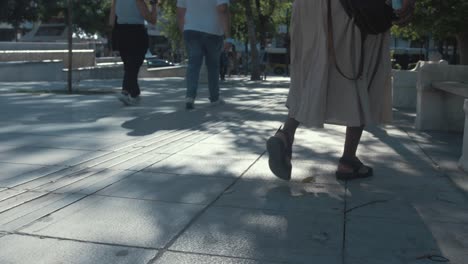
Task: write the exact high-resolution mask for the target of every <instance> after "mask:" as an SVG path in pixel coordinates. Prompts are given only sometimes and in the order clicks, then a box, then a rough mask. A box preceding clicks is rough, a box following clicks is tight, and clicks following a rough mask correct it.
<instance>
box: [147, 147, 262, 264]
mask: <svg viewBox="0 0 468 264" xmlns="http://www.w3.org/2000/svg"><path fill="white" fill-rule="evenodd" d="M265 153H266V150H265V151H263V153H262V155H260V156H259V157H258V158H257V159H255V161H253V162H252V164H250V166H249V167H248V168H247V169H245V170H244V171H243V172H242V173H241V175H240V176H239V177H237V178H236V179H234V180H233V181H232V183H231V184H229V185H228V186H227V187H226V188H224V190H223V191H221V192H220V193H219V195H218V196H217V197H215V198H214V199H213V201H211V202H210V203H208V204H207V205H206V206H205V207H204V208H202V209H201V210H200V211H199V212H198V213H197V214H195V216H194V217H193V218H192V219H191V220H190V221H189V222H188V223H187V224H186V225H185V226H184V227H183V228H182V229H181V230H180V231H179V232H178V233H177V234H175V235H174V237H173V238H172V239H171V240H169V242H168V243H167V244H166V245H165V246H164V247H163V248H162V249H161V250H160V251H158V253H157V254H156V256H154V257H153V258H152V259H151V260H150V261H149V262H148V264H150V263H156V260H158V259H159V258H161V256H162V255H163V254H164V253H165V252H166V251H167V250H168V249H169V248H170V247H171V246H172V245H174V243H175V242H176V241H177V239H179V237H180V236H182V234H183V233H185V231H187V230H188V229H189V228H190V227H191V226H192V225H193V224H194V223H195V222H196V221H198V219H200V217H201V216H202V215H203V214H205V212H206V211H208V209H209V208H211V207H212V206H213V205H214V204H215V203H216V202H217V201H218V200H219V199H220V198H221V197H222V196H223V195H224V194H225V193H226V192H227V191H228V190H229V189H231V188H232V187H233V186H234V185H235V184H236V183H237V182H238V181H239V180H240V179H242V177H243V176H244V175H245V173H247V171H249V170H250V169H251V168H252V167H253V166H254V165H255V164H256V163H257V162H258V161H259V160H260V159H261V157H263V155H265Z"/></svg>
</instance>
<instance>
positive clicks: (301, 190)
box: [214, 179, 345, 215]
mask: <svg viewBox="0 0 468 264" xmlns="http://www.w3.org/2000/svg"><path fill="white" fill-rule="evenodd" d="M344 196H345V187H344V186H341V185H330V184H310V183H300V182H283V181H258V180H244V179H243V180H240V181H238V182H237V183H236V184H235V185H234V186H232V187H231V188H230V189H229V190H227V191H226V192H225V193H224V195H223V196H222V197H221V198H220V199H219V200H218V201H217V202H216V203H215V204H214V205H215V206H222V207H238V208H251V209H265V210H274V211H286V212H307V213H312V214H316V213H317V212H321V213H326V214H337V215H340V214H341V213H342V212H343V210H344V202H345V197H344Z"/></svg>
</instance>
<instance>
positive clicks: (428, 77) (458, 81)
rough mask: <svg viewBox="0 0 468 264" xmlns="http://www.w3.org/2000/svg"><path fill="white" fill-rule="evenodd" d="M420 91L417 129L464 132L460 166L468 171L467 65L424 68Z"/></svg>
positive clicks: (421, 70)
mask: <svg viewBox="0 0 468 264" xmlns="http://www.w3.org/2000/svg"><path fill="white" fill-rule="evenodd" d="M417 91H418V98H417V115H416V128H417V129H418V130H438V131H454V132H462V131H464V133H463V149H462V156H461V158H460V160H459V166H460V168H461V169H463V170H464V171H466V172H468V66H454V65H434V64H432V65H423V66H422V67H421V69H420V71H419V76H418V84H417Z"/></svg>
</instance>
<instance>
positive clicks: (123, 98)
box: [117, 92, 130, 105]
mask: <svg viewBox="0 0 468 264" xmlns="http://www.w3.org/2000/svg"><path fill="white" fill-rule="evenodd" d="M129 97H130V95H129V94H128V93H127V92H121V93H119V94H118V95H117V99H119V101H120V102H122V103H123V104H124V105H128V104H129Z"/></svg>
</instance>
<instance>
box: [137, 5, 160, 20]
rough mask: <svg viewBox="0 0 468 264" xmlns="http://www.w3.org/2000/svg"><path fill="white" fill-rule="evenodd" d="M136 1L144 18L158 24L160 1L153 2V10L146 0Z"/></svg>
mask: <svg viewBox="0 0 468 264" xmlns="http://www.w3.org/2000/svg"><path fill="white" fill-rule="evenodd" d="M135 1H136V3H137V7H138V10H139V11H140V14H141V15H142V16H143V18H144V19H145V20H146V21H148V23H150V24H153V25H154V24H156V21H157V20H158V8H157V3H158V1H154V2H153V3H152V4H151V11H150V10H149V9H148V5H147V4H146V3H145V0H135Z"/></svg>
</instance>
